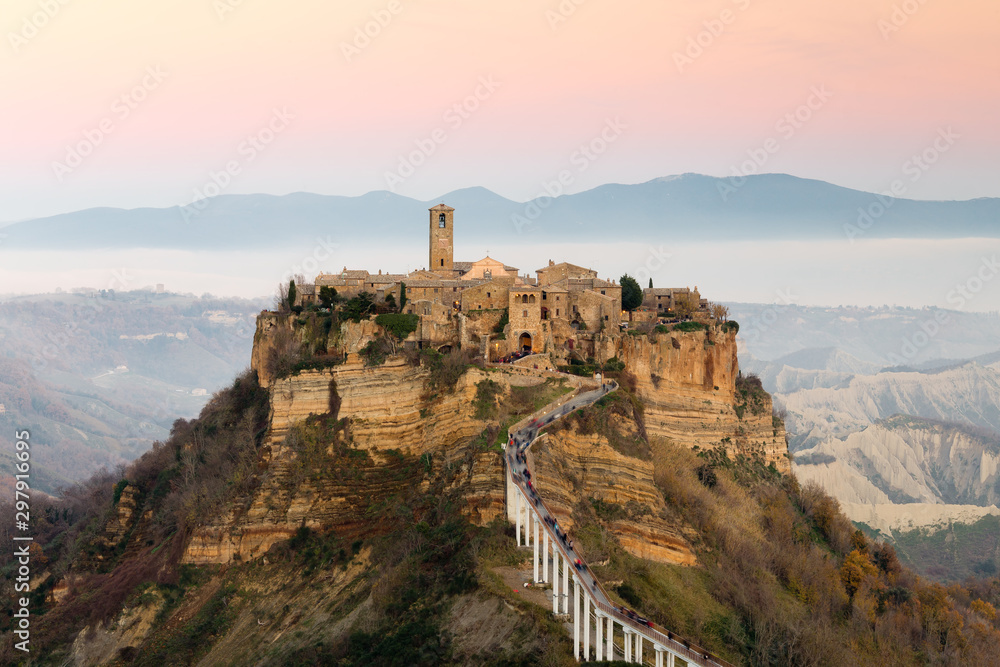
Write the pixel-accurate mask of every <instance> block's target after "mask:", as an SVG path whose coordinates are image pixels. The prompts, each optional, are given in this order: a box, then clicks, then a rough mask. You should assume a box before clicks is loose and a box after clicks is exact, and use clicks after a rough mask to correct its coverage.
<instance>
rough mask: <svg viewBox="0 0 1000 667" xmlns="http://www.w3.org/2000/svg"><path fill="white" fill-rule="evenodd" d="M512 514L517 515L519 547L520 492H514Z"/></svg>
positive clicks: (518, 544) (519, 544) (518, 541)
mask: <svg viewBox="0 0 1000 667" xmlns="http://www.w3.org/2000/svg"><path fill="white" fill-rule="evenodd" d="M514 514H515V515H517V546H521V491H520V490H515V491H514Z"/></svg>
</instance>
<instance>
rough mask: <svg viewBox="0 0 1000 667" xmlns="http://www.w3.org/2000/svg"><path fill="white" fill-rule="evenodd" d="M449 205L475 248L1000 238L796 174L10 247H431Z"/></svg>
mask: <svg viewBox="0 0 1000 667" xmlns="http://www.w3.org/2000/svg"><path fill="white" fill-rule="evenodd" d="M441 201H443V202H446V203H447V204H449V205H450V206H453V207H455V208H456V209H457V210H458V211H459V215H460V216H461V219H462V221H463V223H464V224H465V225H467V227H466V229H468V239H469V240H470V241H480V240H496V239H497V237H498V234H501V235H503V234H505V233H506V234H509V236H510V237H511V238H521V237H523V236H530V237H533V238H539V239H565V238H566V235H567V234H574V235H577V237H578V238H580V239H586V238H593V237H595V236H596V235H606V234H607V230H608V223H609V221H611V220H614V231H615V235H616V238H618V239H619V240H629V239H632V240H644V239H645V238H647V237H648V234H649V233H650V232H653V231H655V232H656V233H657V234H660V235H662V234H663V233H664V232H667V233H669V235H670V237H671V238H673V239H684V240H708V239H718V238H725V239H728V240H762V239H776V240H777V239H781V240H790V239H802V240H806V239H808V240H815V239H845V238H851V237H857V236H863V237H865V238H971V237H1000V226H998V225H997V221H998V220H1000V199H998V198H980V199H974V200H969V201H917V200H907V199H893V198H890V197H885V196H883V195H876V194H872V193H868V192H862V191H859V190H852V189H849V188H844V187H839V186H836V185H832V184H830V183H826V182H823V181H817V180H809V179H803V178H797V177H794V176H789V175H784V174H762V175H756V176H749V177H747V178H746V179H745V181H742V182H734V181H733V179H729V178H716V177H711V176H704V175H699V174H683V175H680V176H670V177H664V178H657V179H654V180H651V181H648V182H646V183H639V184H631V185H625V184H608V185H602V186H599V187H596V188H593V189H591V190H587V191H585V192H580V193H576V194H568V195H562V196H559V197H555V198H549V197H544V196H543V197H538V198H535V199H532V200H530V201H528V202H516V201H513V200H510V199H507V198H504V197H502V196H500V195H498V194H496V193H494V192H491V191H490V190H487V189H486V188H482V187H473V188H465V189H461V190H456V191H453V192H449V193H447V194H444V195H442V196H441V197H438V198H435V199H432V200H428V201H421V200H417V199H411V198H409V197H404V196H401V195H398V194H394V193H392V192H388V191H375V192H370V193H367V194H365V195H361V196H357V197H345V196H331V195H319V194H310V193H304V192H298V193H293V194H288V195H283V196H276V195H265V194H249V195H243V194H239V195H220V196H218V197H214V198H211V199H205V200H201V201H199V202H197V203H195V204H189V205H187V206H185V207H179V206H174V207H170V208H137V209H130V210H125V209H117V208H93V209H87V210H82V211H76V212H72V213H65V214H61V215H55V216H51V217H45V218H38V219H34V220H26V221H21V222H17V223H13V224H9V225H7V226H5V227H4V228H3V233H4V234H5V235H6V236H5V238H4V246H5V247H6V248H12V249H13V248H25V249H29V248H35V249H39V248H44V249H88V248H171V249H186V250H214V249H229V250H231V249H251V248H269V247H273V246H274V245H276V244H278V245H280V244H281V243H282V242H285V243H287V244H295V243H301V242H303V241H308V242H312V241H313V240H314V239H315V238H316V237H317V236H321V235H324V234H330V233H331V232H335V233H336V234H337V236H338V238H339V239H340V240H342V241H360V240H372V239H381V238H384V235H385V233H386V231H392V233H393V235H394V237H395V239H396V240H398V241H401V242H404V243H409V242H411V241H412V242H414V243H421V242H422V241H423V237H424V234H425V230H424V228H423V226H422V225H417V226H414V224H413V220H414V219H415V218H414V215H415V213H416V212H419V211H422V210H424V209H426V208H428V207H430V206H433V205H434V204H436V203H438V202H441ZM865 215H867V217H865ZM411 237H412V238H411Z"/></svg>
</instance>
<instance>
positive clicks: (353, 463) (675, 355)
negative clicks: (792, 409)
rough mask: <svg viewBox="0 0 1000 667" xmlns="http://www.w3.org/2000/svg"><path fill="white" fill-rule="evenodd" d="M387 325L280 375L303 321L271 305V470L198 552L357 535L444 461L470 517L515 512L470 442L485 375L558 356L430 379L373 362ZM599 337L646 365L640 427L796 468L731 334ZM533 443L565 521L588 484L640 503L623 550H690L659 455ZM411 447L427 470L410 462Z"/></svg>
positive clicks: (264, 460)
mask: <svg viewBox="0 0 1000 667" xmlns="http://www.w3.org/2000/svg"><path fill="white" fill-rule="evenodd" d="M285 327H288V330H287V331H283V329H284V328H285ZM377 329H378V327H377V325H375V324H374V323H373V322H370V321H364V322H361V323H360V324H357V325H355V324H352V323H346V324H344V325H343V326H342V327H341V328H340V329H339V330H338V331H337V332H335V333H336V336H334V335H333V334H331V342H330V345H336V346H337V349H338V350H342V351H343V352H346V353H347V354H346V357H347V361H346V362H345V363H340V364H339V365H334V366H331V367H329V368H325V369H321V370H305V371H301V372H299V373H296V374H292V375H288V376H287V377H281V378H275V377H272V376H270V375H269V374H268V370H267V369H268V358H269V356H273V355H274V354H275V353H276V351H277V352H278V353H280V351H281V350H280V349H279V348H280V347H281V346H282V345H285V344H287V341H288V340H295V339H297V337H299V338H300V337H301V335H300V334H301V332H297V331H296V330H295V329H294V328H292V325H291V324H290V323H289V320H287V319H284V320H283V319H281V318H277V317H276V316H275V315H273V314H270V313H265V314H262V316H261V318H260V319H259V321H258V329H257V335H256V337H255V345H254V354H253V367H254V368H255V369H257V372H258V376H259V377H260V378H261V382H262V384H263V385H265V386H267V387H269V389H270V392H271V424H270V432H269V435H268V437H267V440H266V444H265V446H264V447H263V448H262V454H261V469H262V472H261V477H260V479H261V482H260V485H259V487H258V488H257V490H256V492H255V493H254V494H253V496H252V497H251V498H246V499H244V502H242V503H238V504H236V505H235V506H233V507H230V508H229V511H228V512H227V514H226V515H225V516H220V517H216V518H214V519H212V520H210V521H208V522H206V524H205V525H203V526H202V527H200V528H199V529H197V530H196V531H195V533H194V535H193V536H192V539H191V540H190V543H189V545H188V547H187V551H186V554H185V560H186V561H187V562H191V563H226V562H229V561H231V560H234V559H242V560H245V559H249V558H254V557H256V556H258V555H260V554H262V553H264V552H266V551H267V549H269V548H270V546H271V545H272V544H274V543H275V542H277V541H281V540H284V539H287V538H288V537H290V536H291V535H292V534H293V533H294V532H295V531H296V530H297V529H298V528H299V527H300V526H302V525H305V526H312V527H323V528H325V529H334V530H336V531H338V532H340V533H343V534H345V535H350V534H353V533H355V532H358V531H361V530H362V529H363V526H364V525H366V518H365V517H366V515H367V514H369V513H370V512H371V509H372V507H374V506H378V505H379V504H380V503H382V504H384V503H392V502H395V501H394V499H397V498H399V497H402V496H403V495H404V493H405V491H406V489H407V488H408V487H412V485H413V480H414V477H419V478H421V479H424V478H425V474H427V473H430V472H432V471H434V472H435V473H437V472H440V471H442V470H447V471H449V474H450V475H451V477H450V479H451V481H450V482H449V488H450V489H453V490H458V491H459V492H460V493H461V495H462V496H463V497H464V498H465V501H466V513H467V515H468V516H469V517H470V518H471V519H472V520H473V521H476V522H478V523H487V522H489V521H491V520H492V519H493V518H495V517H497V516H500V515H501V514H502V513H503V512H504V503H505V497H504V482H503V479H504V478H503V468H502V459H501V457H500V456H499V455H498V454H497V452H496V451H491V450H489V449H482V448H479V449H476V448H473V447H470V446H469V444H470V442H471V441H472V440H473V439H474V438H475V437H476V436H478V435H479V434H480V433H482V432H483V430H484V428H485V427H486V426H487V422H486V421H485V420H483V419H478V418H476V416H475V409H474V402H475V398H476V386H477V384H478V383H480V382H481V381H482V380H484V379H485V378H487V377H489V378H490V379H491V380H493V381H495V382H497V383H498V384H499V385H500V386H502V387H503V388H504V389H505V390H506V389H508V388H509V387H510V386H512V385H522V386H523V385H529V384H537V383H539V382H542V381H543V378H544V377H545V376H547V375H555V374H554V373H550V372H547V371H545V370H544V368H543V367H544V366H547V364H542V367H539V368H538V369H537V370H536V369H535V368H534V365H535V364H534V363H532V367H531V368H517V367H509V368H504V369H489V370H479V369H475V368H473V369H470V370H468V371H467V372H466V373H465V374H464V375H462V377H461V378H460V379H459V381H458V383H457V385H456V386H455V388H454V389H453V390H449V391H433V390H431V389H429V387H430V384H431V383H429V382H428V379H429V371H427V370H426V369H425V368H423V367H418V366H413V365H412V364H408V363H406V362H405V361H404V360H403V359H402V358H398V357H390V359H389V360H388V361H387V362H386V363H385V364H383V365H380V366H377V367H366V366H365V365H364V364H363V363H361V361H360V359H359V358H358V355H357V354H356V353H355V352H356V350H357V349H358V348H359V347H360V346H362V344H363V343H364V342H365V341H367V340H370V339H371V338H372V337H373V336H375V335H377V333H378V331H377ZM313 333H315V332H313ZM310 335H312V334H310ZM334 337H335V338H336V341H333V338H334ZM599 339H600V344H599V350H598V354H599V356H600V357H602V358H604V359H607V358H610V357H612V356H615V357H618V358H619V359H620V360H621V361H622V362H624V363H625V366H626V369H627V370H628V371H629V372H630V373H631V374H632V375H634V376H635V378H636V387H635V391H636V393H637V395H638V397H639V398H640V400H641V401H642V402H643V404H644V406H645V414H644V422H645V423H644V428H645V434H644V436H643V437H645V436H646V435H648V436H649V437H654V438H665V439H669V440H671V441H673V442H675V443H677V444H680V445H683V446H687V447H695V446H699V447H704V448H711V447H715V446H720V445H721V446H723V447H726V448H727V450H728V451H729V452H730V453H731V454H732V455H737V454H753V455H761V456H764V457H765V458H766V459H767V460H768V461H769V462H771V463H773V464H774V465H775V466H776V467H777V468H778V469H779V470H782V471H786V470H788V459H787V456H786V448H785V439H784V430H783V428H782V427H781V426H780V425H779V424H778V423H777V422H772V417H771V403H770V397H768V396H767V395H766V394H763V397H758V398H759V399H760V400H758V401H757V403H755V404H754V406H752V409H748V408H747V406H742V407H741V405H740V395H739V392H738V391H737V390H736V388H735V384H734V383H735V379H736V377H737V375H738V373H739V369H738V365H737V361H736V343H735V337H734V335H733V334H731V333H723V332H722V331H721V330H720V329H719V328H718V327H714V328H712V329H711V330H710V331H708V332H705V331H700V332H691V333H680V332H678V333H672V334H650V335H648V336H646V335H642V336H635V335H622V336H619V335H614V336H609V335H604V334H601V335H600V336H599ZM310 416H322V418H321V419H320V421H319V422H317V421H316V420H315V419H314V420H313V421H312V422H309V423H310V424H312V426H310V427H308V428H315V429H321V430H323V433H322V434H321V436H320V437H317V438H314V439H312V440H310V436H309V434H308V433H307V432H305V431H303V426H302V425H303V424H306V423H307V420H309V418H310ZM308 428H307V429H306V430H308ZM324 429H325V430H324ZM595 437H596V438H597V439H596V440H595V439H594V438H595ZM314 440H315V441H320V442H322V443H323V444H322V447H323V449H322V451H315V452H314V451H311V450H310V447H313V448H315V447H316V445H315V442H314ZM310 443H313V444H310ZM348 449H349V450H350V451H347V450H348ZM538 455H539V456H540V457H542V459H544V460H540V461H539V468H538V469H539V470H540V471H541V473H540V474H541V475H542V477H541V478H540V483H542V482H541V480H545V482H544V483H546V484H549V485H551V487H552V492H551V495H547V497H551V498H552V499H553V500H554V502H555V503H556V505H555V507H556V509H557V511H562V512H563V513H564V514H565V515H566V517H567V521H568V520H569V518H568V517H569V514H570V512H571V511H572V507H573V505H574V503H576V502H578V501H579V499H580V498H581V494H582V497H584V498H593V499H595V500H597V501H601V502H605V503H610V504H612V505H614V506H623V507H624V506H628V507H631V508H638V510H637V511H636V512H631V513H629V514H627V515H622V516H616V517H612V518H610V519H609V520H608V522H607V526H608V527H609V529H610V530H612V531H613V532H614V533H615V534H616V535H617V536H618V538H619V539H620V541H621V543H622V544H623V545H624V546H625V548H627V549H629V550H630V551H631V552H632V553H634V554H636V555H638V556H641V557H643V558H649V559H652V560H658V561H662V562H668V563H683V564H690V563H693V562H694V555H693V552H692V551H691V548H690V545H689V544H688V542H687V540H686V539H685V538H684V537H683V535H682V531H681V529H680V527H678V526H675V525H673V524H672V523H671V522H670V521H669V520H668V519H666V518H665V517H666V516H667V513H666V511H665V510H666V508H665V506H664V501H663V498H662V494H660V493H659V492H658V490H657V489H656V487H655V485H654V484H653V471H654V468H655V464H654V462H652V461H649V460H642V459H638V458H634V457H631V456H626V455H623V454H621V453H620V452H618V451H616V450H615V449H614V448H613V447H612V446H611V445H610V444H608V442H607V441H604V442H601V439H600V437H598V436H584V435H580V434H577V433H574V432H572V431H571V430H570V431H567V430H565V429H564V430H562V431H560V433H559V434H553V435H552V436H550V440H549V442H548V444H547V447H546V448H545V451H544V452H542V453H539V454H538ZM352 457H353V458H352ZM546 457H547V458H546ZM415 461H419V462H420V464H419V465H420V466H422V468H419V469H418V468H414V465H415V463H414V462H415ZM423 483H424V484H425V485H426V484H427V483H428V482H426V480H425V481H424V482H423ZM560 508H561V509H560ZM401 511H405V510H401Z"/></svg>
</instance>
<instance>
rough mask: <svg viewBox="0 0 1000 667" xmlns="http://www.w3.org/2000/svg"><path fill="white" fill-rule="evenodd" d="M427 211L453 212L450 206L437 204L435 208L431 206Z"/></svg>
mask: <svg viewBox="0 0 1000 667" xmlns="http://www.w3.org/2000/svg"><path fill="white" fill-rule="evenodd" d="M427 210H428V211H454V210H455V209H453V208H452V207H451V206H445V205H444V204H438V205H437V206H431V207H430V208H429V209H427Z"/></svg>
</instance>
